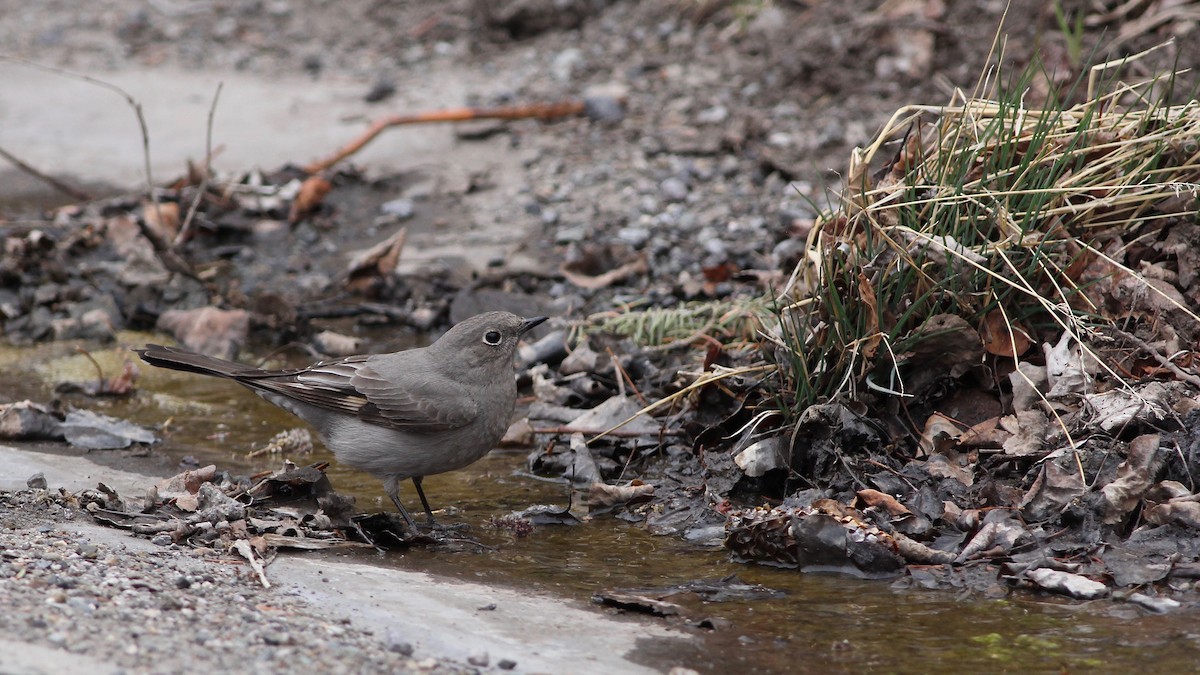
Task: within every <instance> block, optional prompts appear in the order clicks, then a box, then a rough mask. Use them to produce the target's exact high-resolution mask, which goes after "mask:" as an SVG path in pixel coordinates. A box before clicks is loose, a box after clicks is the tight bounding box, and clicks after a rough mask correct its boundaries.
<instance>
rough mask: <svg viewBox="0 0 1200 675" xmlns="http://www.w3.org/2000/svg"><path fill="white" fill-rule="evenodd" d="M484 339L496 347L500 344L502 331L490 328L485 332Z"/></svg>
mask: <svg viewBox="0 0 1200 675" xmlns="http://www.w3.org/2000/svg"><path fill="white" fill-rule="evenodd" d="M483 341H484V342H486V343H488V344H489V345H492V346H493V347H495V346H496V345H498V344H500V331H498V330H489V331H488V332H486V333H484V334H483Z"/></svg>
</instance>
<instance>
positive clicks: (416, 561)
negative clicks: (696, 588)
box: [3, 334, 1200, 673]
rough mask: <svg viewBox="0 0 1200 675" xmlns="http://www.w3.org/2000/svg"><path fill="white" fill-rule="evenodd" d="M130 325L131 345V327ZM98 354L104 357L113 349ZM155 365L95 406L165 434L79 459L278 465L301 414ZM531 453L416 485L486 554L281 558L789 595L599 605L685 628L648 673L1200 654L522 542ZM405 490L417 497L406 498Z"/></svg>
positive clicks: (743, 573) (1069, 624) (572, 541)
mask: <svg viewBox="0 0 1200 675" xmlns="http://www.w3.org/2000/svg"><path fill="white" fill-rule="evenodd" d="M122 337H123V339H124V340H126V341H130V342H133V341H137V340H138V339H140V338H141V336H139V335H136V334H126V335H123V336H122ZM93 356H94V357H95V358H96V359H97V360H98V361H99V362H100V363H101V364H102V365H104V366H105V367H112V365H113V364H116V363H119V360H120V358H121V356H122V352H120V351H117V350H111V351H105V352H98V353H95V354H93ZM3 361H4V362H5V363H6V370H7V372H9V373H10V376H11V377H13V378H14V379H15V380H17V381H21V382H24V383H25V384H26V385H28V387H27V388H28V391H27V393H28V394H29V395H31V396H33V397H34V398H38V397H44V396H46V395H47V391H48V385H47V384H46V382H47V381H58V380H60V379H63V378H67V379H74V378H76V377H79V376H81V375H86V374H88V373H89V371H90V369H91V365H90V363H88V362H86V360H85V359H84V358H83V357H82V356H79V355H77V354H71V353H70V350H68V349H66V348H65V347H64V346H63V345H58V346H55V347H52V348H49V349H41V350H22V351H6V352H4V353H3ZM18 363H19V364H21V365H20V366H15V365H14V364H18ZM147 370H148V371H149V372H145V373H144V376H143V379H142V381H141V384H142V389H141V391H140V392H139V394H138V395H137V396H136V397H134V398H133V399H130V400H126V401H116V400H114V401H111V402H110V403H111V405H110V406H104V405H99V406H94V407H99V408H101V409H104V410H105V412H108V413H109V414H114V415H118V416H128V417H130V418H131V419H134V420H137V421H140V422H142V423H145V424H157V423H158V422H160V421H161V420H164V419H167V420H169V423H168V427H169V429H170V434H169V436H168V437H167V439H166V440H165V441H164V442H163V443H162V444H161V445H160V446H158V447H156V448H155V449H154V450H153V451H152V452H150V453H149V455H148V456H146V455H145V453H143V452H139V453H134V452H131V451H106V452H101V451H97V452H93V453H90V454H89V455H88V459H91V460H93V461H99V462H102V463H106V464H112V465H115V466H120V467H122V468H124V469H126V470H142V471H147V472H149V473H154V474H166V473H171V472H172V471H173V470H174V468H175V467H176V466H178V464H179V462H180V460H181V459H182V458H183V457H184V456H185V455H191V456H192V457H194V458H195V459H196V460H198V461H199V462H200V463H201V464H206V463H210V462H211V463H215V464H217V465H218V466H219V467H221V468H225V469H229V470H231V471H235V472H237V471H243V472H252V471H258V470H269V469H272V468H275V466H276V465H277V464H278V461H279V460H278V459H272V458H256V459H247V458H246V457H245V455H246V453H247V452H248V451H250V450H251V449H252V446H258V445H261V444H262V443H265V442H266V440H267V439H269V438H270V437H271V436H273V435H274V434H275V433H276V432H277V431H279V430H280V429H283V428H289V427H291V426H293V422H294V420H293V418H291V417H290V416H288V415H286V414H284V413H281V412H279V411H278V409H276V408H274V407H273V406H270V405H268V404H266V403H265V402H262V401H261V400H259V399H258V398H257V397H255V396H254V395H252V394H250V393H249V392H246V391H244V390H242V389H241V388H240V387H238V386H236V385H233V384H231V383H228V382H224V381H220V380H212V379H208V378H201V377H193V376H189V375H186V374H180V373H176V372H173V371H158V370H153V369H147ZM46 378H49V380H47V379H46ZM14 393H15V392H14ZM44 449H46V450H49V451H54V452H60V453H62V452H66V453H71V452H75V451H69V450H64V449H62V448H44ZM525 455H526V452H525V451H523V450H511V451H496V452H493V453H492V454H491V455H489V456H488V457H487V458H485V459H484V460H483V461H481V462H479V463H477V464H475V465H473V466H471V467H469V468H468V469H466V470H464V471H460V472H456V473H452V474H445V475H441V476H434V477H430V478H429V479H427V480H426V482H425V487H426V491H427V494H428V495H429V496H430V498H431V500H432V501H433V503H434V507H435V508H445V507H451V508H449V509H448V510H446V511H445V512H444V513H443V514H442V515H441V518H442V519H443V520H447V521H459V522H465V523H467V524H469V525H470V528H471V529H470V534H471V536H472V537H474V538H475V539H477V540H479V541H480V542H482V543H485V544H488V545H490V546H493V547H495V549H496V550H495V551H485V552H477V553H472V552H463V551H439V550H436V549H429V550H426V549H420V548H417V549H412V550H409V551H406V552H389V553H382V554H378V553H369V552H368V553H361V552H353V553H328V552H327V553H307V554H297V553H288V554H286V556H287V557H288V558H289V559H293V558H308V559H311V560H314V561H317V562H319V561H329V562H337V561H342V562H347V563H360V564H366V565H370V566H379V567H384V568H392V569H396V570H402V571H406V572H428V573H431V574H433V575H435V576H439V577H447V578H453V579H460V580H462V581H466V582H472V583H483V584H486V585H489V586H496V587H502V588H508V589H512V590H515V591H517V592H522V593H524V592H533V593H537V594H548V595H550V596H552V597H557V598H561V599H563V600H565V601H568V602H572V603H576V604H579V605H591V604H592V603H593V600H592V599H593V596H596V595H599V594H604V593H608V592H611V591H619V590H629V589H636V590H642V591H645V590H646V589H664V588H667V587H671V586H675V585H678V584H685V583H689V582H696V581H705V582H714V581H717V580H719V579H721V578H724V577H727V576H729V575H733V574H736V575H737V577H738V578H739V579H740V580H742V581H744V582H746V583H750V584H759V585H761V586H763V587H765V588H766V589H771V590H774V591H780V592H782V593H783V595H782V597H777V598H752V599H735V600H729V601H722V602H706V601H703V600H701V599H700V598H699V596H696V595H689V594H682V595H675V596H672V597H670V598H669V601H670V602H673V603H677V604H678V605H679V606H680V613H679V614H678V615H676V616H668V617H649V616H646V615H643V614H640V613H637V612H624V611H618V610H613V609H608V608H597V609H596V611H603V612H607V613H610V614H613V613H615V614H617V615H624V616H627V617H629V618H630V619H631V620H635V621H640V622H642V625H643V626H650V625H656V626H669V627H673V628H676V629H679V630H682V631H684V633H685V634H689V635H691V636H693V637H694V638H695V641H694V642H691V643H688V642H685V641H679V640H668V641H662V640H651V639H647V640H645V641H644V642H643V644H642V646H641V647H639V648H637V649H635V650H634V652H633V653H632V654H631V655H629V658H630V659H631V660H633V661H635V662H638V663H643V664H645V665H648V666H651V667H656V668H663V667H666V666H667V665H678V664H685V665H687V666H689V667H692V668H695V669H697V670H699V671H701V672H714V673H718V672H734V671H737V672H862V671H864V670H867V671H880V670H883V671H887V672H897V673H909V672H911V673H918V672H919V673H942V672H944V673H957V672H970V671H976V672H978V671H997V670H1004V671H1010V672H1062V671H1064V670H1065V671H1082V670H1090V669H1099V670H1105V671H1128V670H1132V669H1134V668H1137V667H1139V665H1140V664H1141V662H1142V660H1143V659H1144V658H1145V654H1146V653H1147V650H1153V653H1154V655H1155V656H1154V659H1155V664H1156V667H1158V668H1161V669H1162V672H1185V671H1187V670H1188V669H1190V668H1191V667H1192V665H1193V664H1194V659H1195V655H1196V653H1197V650H1200V633H1197V632H1196V631H1194V629H1193V626H1192V623H1193V622H1192V621H1191V619H1190V618H1189V617H1188V616H1187V615H1186V614H1185V613H1173V614H1171V615H1167V616H1152V615H1147V614H1146V613H1145V612H1144V611H1142V610H1139V609H1136V608H1134V607H1132V606H1129V605H1121V604H1114V603H1112V602H1110V601H1103V602H1099V603H1095V604H1080V603H1078V602H1073V601H1065V600H1064V601H1060V600H1057V599H1051V598H1047V597H1043V596H1033V595H1022V594H1016V595H1013V596H1011V597H1009V598H1007V599H1004V600H990V599H985V598H981V597H980V596H979V595H977V594H971V593H966V592H964V593H963V594H962V595H961V596H960V595H958V594H955V593H951V592H946V591H941V590H928V589H925V588H921V587H920V586H921V584H920V583H919V582H918V581H914V580H913V579H909V578H905V579H902V580H901V581H899V582H895V583H893V582H888V581H863V580H858V579H853V578H848V577H844V576H828V575H814V574H799V573H797V572H794V571H790V570H782V569H775V568H771V567H763V566H748V565H742V564H737V563H733V562H731V561H730V559H729V555H728V553H727V552H725V551H723V550H712V549H704V548H698V547H696V546H695V545H692V544H689V543H687V542H684V541H681V540H679V539H677V538H674V537H658V536H651V535H649V534H648V533H646V532H645V531H644V530H643V529H641V528H640V527H638V526H636V525H630V524H627V523H625V522H622V521H620V520H618V519H616V518H613V517H611V516H601V517H598V518H596V519H594V520H592V521H591V522H588V523H586V524H583V525H580V526H575V527H566V526H544V527H539V528H538V529H536V530H535V531H534V532H533V534H532V535H530V536H529V537H526V538H515V537H512V536H510V535H509V534H507V533H504V532H498V531H496V530H493V529H490V528H489V527H488V521H489V519H490V518H492V517H496V516H503V515H505V514H507V513H510V512H511V511H514V510H519V509H522V508H524V507H526V506H529V505H531V504H543V503H550V504H559V505H564V506H565V504H566V500H567V490H566V488H565V486H563V485H560V484H557V483H552V482H547V481H545V480H544V479H539V478H537V477H534V476H532V475H530V474H528V473H527V472H526V470H525ZM297 459H298V460H300V461H303V460H305V459H307V458H297ZM332 459H333V458H332V456H331V455H330V454H328V453H327V452H325V451H324V450H323V449H320V448H318V450H317V451H316V452H315V453H314V454H313V455H312V456H311V460H312V461H320V460H332ZM329 475H330V477H331V479H332V481H333V484H334V486H335V488H337V489H338V490H339V491H343V492H348V493H351V494H354V495H355V497H356V498H357V500H358V505H359V507H360V509H362V510H366V511H385V510H388V508H389V507H388V505H387V504H386V501H385V498H384V495H383V492H382V490H381V488H380V486H379V484H378V481H376V480H375V479H373V478H371V477H370V476H368V475H366V474H362V473H360V472H356V471H352V470H348V469H345V468H343V467H340V466H338V465H337V464H336V462H335V463H334V465H333V466H332V467H331V469H330V470H329ZM147 482H149V481H147ZM405 498H406V499H408V500H413V501H415V497H414V496H413V495H412V494H411V493H406V494H405ZM1134 619H1136V620H1134ZM702 626H703V627H702ZM562 639H563V641H564V642H568V643H569V641H570V640H571V639H572V636H571V635H570V634H568V633H567V632H564V634H563V635H562Z"/></svg>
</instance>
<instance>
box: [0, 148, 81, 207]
mask: <svg viewBox="0 0 1200 675" xmlns="http://www.w3.org/2000/svg"><path fill="white" fill-rule="evenodd" d="M0 157H3V158H4V159H7V160H8V161H9V162H11V163H12V165H13V166H15V167H17V168H18V169H20V170H21V171H24V172H25V173H27V174H29V175H30V176H33V177H34V178H36V179H38V180H40V181H42V182H43V183H45V184H47V185H49V186H50V187H52V188H54V189H55V190H58V191H59V192H61V193H63V194H65V195H66V196H68V197H70V198H71V199H75V200H78V201H81V202H89V201H91V200H93V199H95V197H93V196H92V195H90V194H88V193H86V192H84V191H83V190H80V189H79V188H77V187H74V186H72V185H67V184H66V183H64V182H62V181H61V180H59V179H57V178H55V177H54V176H50V175H47V174H44V173H42V172H41V171H38V170H37V169H35V168H33V167H32V166H30V165H29V164H26V163H25V162H23V161H21V160H20V159H19V158H18V157H16V156H15V155H13V154H12V153H11V152H9V151H7V150H5V149H4V148H0Z"/></svg>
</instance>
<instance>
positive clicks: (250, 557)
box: [232, 539, 271, 588]
mask: <svg viewBox="0 0 1200 675" xmlns="http://www.w3.org/2000/svg"><path fill="white" fill-rule="evenodd" d="M232 548H233V550H235V551H237V552H238V553H239V554H240V555H241V556H242V557H243V558H245V559H246V560H247V561H248V562H249V563H250V567H252V568H253V569H254V573H255V574H257V575H258V581H259V582H260V583H261V584H262V586H263V588H270V587H271V582H270V581H267V571H266V569H264V568H263V564H262V560H260V559H259V558H258V556H257V555H256V554H255V552H254V547H253V546H251V545H250V542H248V541H246V540H245V539H238V540H237V541H235V542H233V547H232Z"/></svg>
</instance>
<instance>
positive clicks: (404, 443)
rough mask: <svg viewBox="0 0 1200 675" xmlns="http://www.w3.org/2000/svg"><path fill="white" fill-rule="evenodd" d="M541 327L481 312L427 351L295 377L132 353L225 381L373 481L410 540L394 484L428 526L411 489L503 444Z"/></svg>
mask: <svg viewBox="0 0 1200 675" xmlns="http://www.w3.org/2000/svg"><path fill="white" fill-rule="evenodd" d="M545 320H546V317H544V316H540V317H536V318H532V319H522V318H521V317H519V316H516V315H515V314H510V313H508V312H485V313H483V314H478V315H476V316H473V317H471V318H469V319H465V320H463V321H461V322H459V323H458V324H457V325H455V326H454V327H453V328H451V329H450V330H448V331H446V334H445V335H443V336H442V337H440V338H439V339H438V340H437V341H436V342H434V343H433V344H431V345H429V346H428V347H421V348H419V349H409V350H407V351H403V352H395V353H393V354H375V355H364V356H349V357H346V358H344V359H337V360H334V361H322V362H320V363H316V364H314V365H312V366H309V367H308V368H299V369H295V370H262V369H259V368H253V367H251V366H246V365H243V364H240V363H235V362H233V361H226V360H224V359H218V358H215V357H212V356H205V355H203V354H196V353H194V352H189V351H186V350H183V349H177V348H175V347H163V346H160V345H146V348H145V349H139V350H135V351H137V353H138V355H139V356H141V357H142V360H143V361H145V362H146V363H149V364H151V365H154V366H161V367H163V368H171V369H174V370H183V371H187V372H192V373H200V374H202V375H213V376H216V377H225V378H229V379H231V380H233V381H234V382H237V383H238V384H241V385H244V386H246V387H248V388H249V389H251V390H252V391H254V392H255V393H256V394H258V395H259V396H262V397H263V398H265V399H266V400H267V401H270V402H271V403H274V404H275V405H277V406H279V407H280V408H283V409H284V410H286V411H288V412H290V413H292V414H293V415H295V416H297V417H299V418H301V419H303V420H304V421H306V422H308V423H309V424H310V425H312V426H313V428H315V429H316V430H317V431H318V432H319V433H320V435H321V437H322V438H323V439H324V441H325V445H326V447H328V448H329V449H330V450H332V451H333V454H334V455H335V456H336V457H337V459H338V461H340V462H343V463H345V464H347V465H349V466H352V467H354V468H356V469H360V470H362V471H366V472H368V473H371V474H374V475H375V476H378V477H379V478H381V479H383V486H384V490H386V491H387V494H388V496H389V497H391V498H392V503H394V504H395V505H396V508H397V509H399V511H400V515H401V516H402V517H403V518H404V522H405V524H406V525H408V527H409V530H410V531H412V532H416V529H417V528H416V524H415V523H414V522H413V519H412V517H411V516H409V515H408V511H405V510H404V505H403V504H401V503H400V483H401V482H402V481H404V480H406V479H412V482H413V485H414V486H416V488H417V495H418V496H420V498H421V506H423V507H425V513H426V515H427V516H428V517H429V523H430V525H433V524H434V520H433V510H432V509H430V508H429V500H428V499H426V498H425V492H424V490H422V489H421V479H422V478H424V477H425V476H430V475H433V474H437V473H444V472H446V471H453V470H455V469H461V468H463V467H465V466H467V465H468V464H471V463H472V462H474V461H476V460H478V459H479V458H480V457H483V456H484V455H486V454H487V453H488V451H489V450H491V449H492V448H493V447H495V445H496V443H498V442H499V441H500V438H501V437H503V436H504V432H505V431H507V430H508V425H509V422H510V421H511V418H512V414H513V407H514V406H515V405H516V400H517V384H516V378H515V377H514V375H513V354H514V353H515V352H516V349H517V342H518V341H519V340H520V339H521V336H522V335H524V334H525V333H526V332H527V331H528V330H529V329H531V328H533V327H534V326H536V325H538V324H540V323H541V322H543V321H545Z"/></svg>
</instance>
